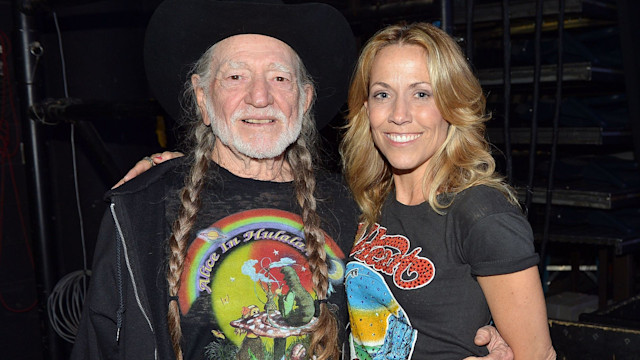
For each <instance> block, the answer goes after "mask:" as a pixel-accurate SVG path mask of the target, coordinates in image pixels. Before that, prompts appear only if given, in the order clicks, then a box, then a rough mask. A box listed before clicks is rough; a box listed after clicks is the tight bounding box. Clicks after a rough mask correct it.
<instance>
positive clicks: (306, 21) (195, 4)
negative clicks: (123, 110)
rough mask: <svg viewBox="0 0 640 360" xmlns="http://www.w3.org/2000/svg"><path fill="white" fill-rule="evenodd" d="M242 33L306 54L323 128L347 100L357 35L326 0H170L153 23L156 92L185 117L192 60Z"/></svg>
mask: <svg viewBox="0 0 640 360" xmlns="http://www.w3.org/2000/svg"><path fill="white" fill-rule="evenodd" d="M239 34H260V35H267V36H271V37H274V38H276V39H279V40H281V41H283V42H285V43H286V44H288V45H289V46H291V48H293V49H294V50H295V51H296V53H297V54H298V55H299V56H300V58H301V59H302V62H303V63H304V65H305V67H306V68H307V70H308V71H309V73H310V74H311V76H312V78H313V80H314V83H315V86H316V94H317V98H316V104H315V107H314V115H315V118H316V124H317V127H318V128H322V127H323V126H324V125H326V124H327V123H328V122H329V121H331V119H333V117H334V116H335V115H336V113H337V111H338V110H339V109H340V107H341V106H342V105H343V104H344V103H345V101H346V94H347V87H348V82H349V77H350V75H351V71H352V66H353V62H354V59H355V53H356V49H355V39H354V36H353V33H352V31H351V28H350V26H349V24H348V22H347V21H346V19H345V18H344V17H343V16H342V14H341V13H340V12H339V11H338V10H337V9H335V8H333V7H332V6H329V5H326V4H320V3H305V4H274V3H251V2H244V1H212V0H167V1H164V2H163V3H162V4H160V5H159V7H158V8H157V9H156V10H155V12H154V14H153V16H152V17H151V19H150V21H149V25H148V26H147V32H146V35H145V44H144V64H145V70H146V74H147V78H148V81H149V84H150V86H151V91H152V92H153V94H154V96H155V98H156V99H157V100H158V102H159V103H160V105H161V106H162V107H163V108H164V109H165V111H166V112H167V113H168V114H169V115H170V116H171V117H172V118H174V119H175V120H179V119H180V115H181V108H180V96H181V92H182V90H183V86H184V83H185V81H186V80H187V76H188V71H189V69H190V67H191V65H192V64H193V63H194V62H195V61H197V60H198V59H199V58H200V56H202V54H203V53H204V52H205V51H206V50H207V49H208V48H209V47H211V45H213V44H215V43H216V42H218V41H220V40H223V39H225V38H227V37H230V36H233V35H239Z"/></svg>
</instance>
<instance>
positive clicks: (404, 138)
mask: <svg viewBox="0 0 640 360" xmlns="http://www.w3.org/2000/svg"><path fill="white" fill-rule="evenodd" d="M386 135H387V137H388V138H389V139H391V141H394V142H399V143H405V142H409V141H413V140H415V139H417V138H419V137H420V134H386Z"/></svg>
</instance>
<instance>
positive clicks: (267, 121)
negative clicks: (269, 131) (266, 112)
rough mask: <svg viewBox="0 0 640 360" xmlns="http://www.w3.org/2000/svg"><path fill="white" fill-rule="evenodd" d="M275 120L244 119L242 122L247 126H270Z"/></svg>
mask: <svg viewBox="0 0 640 360" xmlns="http://www.w3.org/2000/svg"><path fill="white" fill-rule="evenodd" d="M274 121H275V120H272V119H244V120H242V122H245V123H247V124H269V123H272V122H274Z"/></svg>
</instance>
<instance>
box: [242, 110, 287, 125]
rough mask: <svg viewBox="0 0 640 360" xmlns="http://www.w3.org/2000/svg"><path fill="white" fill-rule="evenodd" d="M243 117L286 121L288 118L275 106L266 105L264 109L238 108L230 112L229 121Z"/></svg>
mask: <svg viewBox="0 0 640 360" xmlns="http://www.w3.org/2000/svg"><path fill="white" fill-rule="evenodd" d="M244 119H261V120H263V119H274V120H278V121H282V122H287V121H288V120H289V119H288V118H287V117H286V116H285V114H284V113H283V112H282V111H281V110H279V109H276V108H273V107H268V108H264V109H240V110H236V111H234V112H233V114H231V119H230V120H231V122H232V123H233V122H236V121H240V120H244Z"/></svg>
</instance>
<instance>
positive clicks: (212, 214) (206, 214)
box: [167, 167, 357, 360]
mask: <svg viewBox="0 0 640 360" xmlns="http://www.w3.org/2000/svg"><path fill="white" fill-rule="evenodd" d="M317 180H318V211H319V214H320V216H321V219H322V230H323V231H324V232H325V241H326V246H325V249H326V252H327V262H328V264H329V277H330V287H329V289H330V292H331V296H330V298H329V302H330V303H332V304H334V305H335V306H334V307H335V308H336V309H337V310H336V311H338V312H339V319H340V320H341V324H342V325H341V326H344V324H345V323H346V310H345V309H346V306H345V300H344V298H345V294H344V288H343V279H344V273H345V265H344V259H345V255H346V254H348V251H349V249H350V247H351V244H352V243H353V238H354V236H355V227H356V222H357V220H356V215H357V212H356V210H355V207H354V205H353V203H352V201H351V200H350V197H349V196H348V193H347V190H346V188H345V187H344V185H342V184H341V183H340V182H339V181H338V180H337V178H327V177H326V176H318V179H317ZM201 200H202V209H201V211H200V213H199V214H198V219H197V222H196V226H195V227H194V233H193V237H194V239H193V241H192V242H191V243H190V245H189V247H188V253H187V258H186V261H185V265H184V271H183V273H182V277H181V287H180V292H179V305H180V310H181V313H182V321H181V323H182V329H183V339H184V343H185V344H184V347H183V351H184V354H185V358H186V359H221V360H222V359H283V358H284V359H305V358H308V357H309V355H310V354H308V353H307V349H308V338H307V334H308V333H309V329H310V328H311V327H312V326H313V325H314V324H315V322H316V321H317V317H316V316H317V314H316V306H315V301H314V300H315V299H316V294H315V292H314V290H313V283H312V280H311V271H310V269H309V263H308V260H307V256H306V251H307V248H306V243H305V239H304V234H303V231H302V227H303V225H302V219H301V217H300V215H299V214H300V213H301V211H300V209H299V206H298V205H297V204H296V201H295V194H294V189H293V185H292V184H291V183H273V182H266V181H256V180H251V179H245V178H239V177H236V176H234V175H232V174H231V173H229V172H227V171H226V170H224V169H220V168H217V167H216V168H215V169H214V170H213V171H212V176H211V181H209V185H208V187H207V189H206V191H204V196H203V198H202V199H201ZM169 209H171V210H169V212H168V214H167V216H168V217H169V218H170V219H173V218H174V217H175V206H170V207H169Z"/></svg>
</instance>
